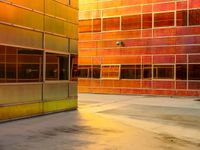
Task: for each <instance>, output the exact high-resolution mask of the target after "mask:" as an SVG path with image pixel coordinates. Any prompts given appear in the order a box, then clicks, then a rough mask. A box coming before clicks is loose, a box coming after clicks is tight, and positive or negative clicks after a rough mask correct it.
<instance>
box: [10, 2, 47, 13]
mask: <svg viewBox="0 0 200 150" xmlns="http://www.w3.org/2000/svg"><path fill="white" fill-rule="evenodd" d="M8 1H10V2H13V3H14V4H17V5H20V6H24V7H28V8H32V9H35V10H38V11H43V8H44V0H8Z"/></svg>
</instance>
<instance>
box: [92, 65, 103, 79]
mask: <svg viewBox="0 0 200 150" xmlns="http://www.w3.org/2000/svg"><path fill="white" fill-rule="evenodd" d="M100 74H101V66H100V65H95V66H93V72H92V77H93V78H100Z"/></svg>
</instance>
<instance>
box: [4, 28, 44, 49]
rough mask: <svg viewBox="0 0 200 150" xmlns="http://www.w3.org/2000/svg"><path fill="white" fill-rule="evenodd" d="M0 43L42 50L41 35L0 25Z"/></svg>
mask: <svg viewBox="0 0 200 150" xmlns="http://www.w3.org/2000/svg"><path fill="white" fill-rule="evenodd" d="M0 33H1V34H0V43H5V44H12V45H21V46H27V47H33V48H42V33H39V32H35V31H30V30H25V29H21V28H16V27H12V26H7V25H2V24H0Z"/></svg>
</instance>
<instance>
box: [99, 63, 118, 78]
mask: <svg viewBox="0 0 200 150" xmlns="http://www.w3.org/2000/svg"><path fill="white" fill-rule="evenodd" d="M119 74H120V72H119V65H110V66H101V78H108V79H119Z"/></svg>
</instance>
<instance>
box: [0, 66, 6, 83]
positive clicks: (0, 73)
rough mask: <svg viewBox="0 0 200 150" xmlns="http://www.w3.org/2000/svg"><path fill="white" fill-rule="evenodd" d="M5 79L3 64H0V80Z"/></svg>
mask: <svg viewBox="0 0 200 150" xmlns="http://www.w3.org/2000/svg"><path fill="white" fill-rule="evenodd" d="M4 81H5V65H4V64H0V82H4Z"/></svg>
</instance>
